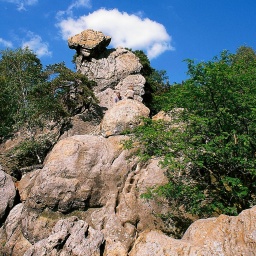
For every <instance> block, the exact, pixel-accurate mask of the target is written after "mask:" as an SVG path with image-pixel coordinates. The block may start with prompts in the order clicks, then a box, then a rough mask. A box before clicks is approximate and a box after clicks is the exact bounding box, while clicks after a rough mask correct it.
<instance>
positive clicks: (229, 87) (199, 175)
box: [133, 47, 256, 217]
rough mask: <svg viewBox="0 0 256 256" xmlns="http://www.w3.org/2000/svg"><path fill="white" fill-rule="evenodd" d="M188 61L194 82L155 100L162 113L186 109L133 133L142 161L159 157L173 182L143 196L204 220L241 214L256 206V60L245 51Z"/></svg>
mask: <svg viewBox="0 0 256 256" xmlns="http://www.w3.org/2000/svg"><path fill="white" fill-rule="evenodd" d="M187 63H188V74H189V75H190V79H188V80H187V81H185V82H184V83H183V84H181V85H174V86H171V87H170V88H169V89H167V90H165V91H163V93H161V94H160V95H159V98H158V99H157V101H155V102H154V103H157V106H156V109H158V110H159V109H164V110H166V111H167V110H171V109H173V108H182V109H183V111H182V112H181V114H180V115H179V116H178V118H174V120H173V121H172V122H170V123H164V122H153V121H149V120H148V121H145V125H144V126H141V127H138V128H136V129H135V130H134V136H135V141H138V142H137V143H135V145H136V146H137V145H139V146H140V148H139V154H140V155H141V156H142V159H148V158H150V157H153V156H158V157H161V159H162V162H161V164H162V166H163V168H165V169H166V175H167V177H168V179H169V183H168V184H166V185H164V186H160V187H158V188H154V189H152V190H151V191H150V193H149V194H148V193H147V194H146V195H145V196H146V197H152V196H153V197H154V196H156V197H164V198H167V199H168V200H169V203H170V205H172V206H173V208H176V209H184V210H185V211H186V212H189V213H192V214H196V215H197V216H199V217H208V216H212V215H213V214H220V213H226V214H238V213H239V212H240V211H242V210H243V209H246V208H249V207H251V206H252V205H253V204H255V203H256V201H255V199H256V195H255V191H256V189H255V185H256V179H255V176H256V159H255V158H256V144H255V141H256V111H255V110H256V109H255V106H256V54H255V52H254V51H253V50H252V49H251V48H247V47H241V48H239V49H238V51H237V53H236V54H230V53H228V52H227V51H224V52H222V53H221V54H220V56H219V57H216V58H214V59H213V60H212V61H208V62H201V63H198V64H196V63H195V62H194V61H191V60H187ZM160 99H162V102H161V100H160ZM133 139H134V138H133Z"/></svg>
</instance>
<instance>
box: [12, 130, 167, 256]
mask: <svg viewBox="0 0 256 256" xmlns="http://www.w3.org/2000/svg"><path fill="white" fill-rule="evenodd" d="M126 139H127V137H126V136H112V137H109V138H104V137H101V136H92V135H83V136H82V135H80V136H79V135H76V136H73V137H68V138H66V139H63V140H60V141H59V142H58V143H57V144H56V146H55V147H54V148H53V150H52V151H51V153H50V154H49V155H48V157H47V159H46V161H45V164H44V168H43V169H40V170H36V171H33V172H32V173H27V174H26V175H24V177H23V178H22V179H21V181H20V182H19V184H18V188H19V191H20V196H21V200H22V202H23V204H24V209H25V210H23V212H22V220H21V222H19V226H20V230H22V234H24V233H26V239H28V241H29V242H30V243H32V244H34V243H37V242H39V241H40V240H43V239H46V238H47V237H49V235H50V232H51V229H52V228H53V226H54V225H55V224H56V222H57V221H58V220H60V219H62V218H65V216H67V214H68V215H76V216H77V217H79V219H80V220H83V221H85V222H86V223H88V224H89V225H90V226H91V227H92V228H94V229H96V230H100V231H102V233H103V234H104V237H105V240H106V242H105V243H106V245H105V253H106V255H115V254H114V253H115V252H117V251H119V252H120V251H122V252H123V254H118V255H127V253H128V251H129V249H130V247H131V246H132V244H133V242H134V241H135V239H136V237H137V235H138V234H139V233H141V232H143V231H144V230H146V229H155V228H159V229H162V228H163V227H164V224H163V223H162V220H161V219H160V218H159V217H157V216H155V215H153V214H152V212H160V213H161V209H163V208H164V207H163V206H162V205H161V206H160V205H158V204H156V203H150V204H149V203H148V202H147V201H145V200H144V199H141V198H140V195H141V194H142V193H144V192H146V191H147V189H148V188H149V187H151V186H154V185H157V184H164V183H166V182H167V180H166V177H165V175H164V170H162V169H161V168H160V167H159V166H158V160H157V159H155V160H152V161H150V162H149V163H148V165H146V166H141V165H140V164H139V162H138V159H137V158H136V157H134V156H132V153H133V152H130V151H127V150H124V149H123V147H122V144H121V142H122V141H124V140H126ZM17 230H18V229H17Z"/></svg>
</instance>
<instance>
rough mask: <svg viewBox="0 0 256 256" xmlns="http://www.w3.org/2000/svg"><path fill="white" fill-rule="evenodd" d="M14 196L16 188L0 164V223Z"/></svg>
mask: <svg viewBox="0 0 256 256" xmlns="http://www.w3.org/2000/svg"><path fill="white" fill-rule="evenodd" d="M15 196H16V189H15V186H14V183H13V181H12V178H11V176H10V175H8V174H7V173H5V172H4V171H2V169H1V166H0V223H1V222H2V221H4V219H5V217H6V215H7V214H8V212H9V211H10V210H11V208H12V207H13V204H14V199H15Z"/></svg>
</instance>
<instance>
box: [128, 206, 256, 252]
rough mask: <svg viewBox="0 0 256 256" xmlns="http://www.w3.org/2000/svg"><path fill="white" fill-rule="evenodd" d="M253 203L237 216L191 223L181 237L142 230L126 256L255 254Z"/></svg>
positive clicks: (255, 236) (255, 234)
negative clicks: (176, 237)
mask: <svg viewBox="0 0 256 256" xmlns="http://www.w3.org/2000/svg"><path fill="white" fill-rule="evenodd" d="M255 252H256V206H254V207H253V208H251V209H248V210H244V211H243V212H242V213H240V214H239V216H237V217H230V216H226V215H220V216H219V217H218V218H210V219H202V220H198V221H196V222H194V223H193V224H192V225H191V226H190V227H189V228H188V230H187V232H186V233H185V234H184V236H183V238H182V239H181V240H176V239H173V238H170V237H168V236H166V235H164V234H163V233H161V232H160V231H148V232H147V231H146V232H144V233H142V234H141V235H140V237H139V238H138V239H137V240H136V242H135V244H134V246H133V249H132V250H131V253H130V254H129V255H130V256H149V255H159V256H160V255H161V256H162V255H163V256H169V255H173V256H175V255H183V256H192V255H193V256H194V255H204V256H212V255H215V256H222V255H244V256H245V255H246V256H247V255H255Z"/></svg>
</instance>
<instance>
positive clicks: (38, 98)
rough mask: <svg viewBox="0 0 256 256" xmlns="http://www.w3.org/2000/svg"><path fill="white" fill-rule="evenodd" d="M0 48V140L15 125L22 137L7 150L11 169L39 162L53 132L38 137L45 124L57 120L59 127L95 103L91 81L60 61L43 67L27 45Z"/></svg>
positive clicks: (13, 130)
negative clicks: (25, 46)
mask: <svg viewBox="0 0 256 256" xmlns="http://www.w3.org/2000/svg"><path fill="white" fill-rule="evenodd" d="M0 54H1V58H0V88H1V90H0V143H1V142H4V141H6V140H7V139H8V138H12V137H16V133H17V132H18V131H19V133H20V134H22V137H23V140H24V141H21V142H20V144H19V145H17V146H16V147H15V148H14V149H12V150H11V151H10V152H8V155H7V156H6V159H9V160H12V162H13V163H15V164H12V169H13V171H14V172H16V171H15V169H19V168H22V167H25V166H28V165H35V164H38V163H42V162H43V160H44V158H45V156H46V154H47V153H48V152H49V150H50V149H51V148H52V146H53V145H54V143H55V142H56V138H55V139H53V140H52V138H50V137H49V138H47V137H46V136H45V138H40V137H38V134H40V133H42V134H43V133H45V129H48V130H49V129H50V130H51V129H52V128H49V127H50V126H53V127H55V128H56V127H57V126H58V127H59V129H60V131H59V133H61V132H62V131H64V130H65V129H66V128H67V126H68V125H69V123H70V122H69V119H70V118H71V117H72V116H74V115H75V114H78V113H81V112H83V111H84V110H86V109H87V108H88V107H89V106H91V105H93V104H96V103H97V99H96V98H95V96H94V94H93V91H92V88H93V86H94V85H95V83H94V82H92V81H89V80H88V79H87V77H86V76H84V75H81V74H79V73H76V72H73V71H71V70H70V69H68V68H67V67H66V66H65V64H64V63H58V64H53V65H48V66H46V67H45V68H43V66H42V64H41V61H40V59H38V58H37V56H36V55H35V54H34V53H33V52H32V51H31V50H29V49H28V48H25V49H20V48H19V49H16V50H9V49H7V50H3V51H1V52H0ZM55 133H56V131H55ZM57 133H58V132H57ZM59 135H60V134H59ZM9 160H8V161H7V162H9ZM5 167H6V168H7V169H8V166H5ZM14 176H17V175H16V174H15V175H14Z"/></svg>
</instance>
